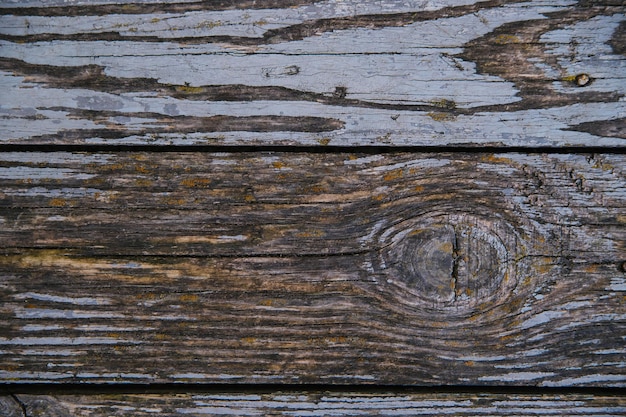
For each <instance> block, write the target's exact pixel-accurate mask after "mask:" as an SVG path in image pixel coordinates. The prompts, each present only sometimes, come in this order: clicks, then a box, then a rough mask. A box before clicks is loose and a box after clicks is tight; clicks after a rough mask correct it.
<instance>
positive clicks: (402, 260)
mask: <svg viewBox="0 0 626 417" xmlns="http://www.w3.org/2000/svg"><path fill="white" fill-rule="evenodd" d="M511 230H512V228H510V227H507V226H506V225H505V224H503V222H500V221H494V220H486V219H481V218H478V217H475V216H470V215H448V216H441V217H438V218H427V219H424V220H417V221H409V222H405V224H404V225H403V227H402V229H397V230H396V231H395V232H396V233H394V234H393V235H389V240H390V241H391V242H390V244H388V245H387V246H386V247H385V250H384V251H383V252H384V253H383V254H382V265H381V266H382V267H383V268H384V270H385V272H386V273H387V275H388V277H389V278H388V280H387V284H389V285H390V286H391V287H392V288H393V291H394V293H395V294H396V295H397V296H399V297H401V298H403V299H404V300H405V301H410V302H411V303H412V304H414V305H416V306H418V307H424V308H436V309H443V310H449V311H450V312H467V311H468V310H475V308H476V307H477V306H480V305H482V306H485V305H488V304H492V303H493V302H497V300H502V299H505V298H506V297H507V295H508V293H509V292H510V290H511V289H512V288H513V287H514V286H515V268H514V262H512V261H511V259H513V258H515V255H514V254H512V253H511V252H514V251H515V247H512V248H509V247H508V246H507V244H505V242H506V241H511V242H513V241H515V240H516V238H515V236H514V234H513V232H512V231H511ZM502 234H504V235H505V236H504V237H501V236H500V235H502ZM509 246H514V245H509ZM411 299H412V300H411ZM485 303H487V304H485Z"/></svg>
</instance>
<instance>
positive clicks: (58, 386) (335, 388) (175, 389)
mask: <svg viewBox="0 0 626 417" xmlns="http://www.w3.org/2000/svg"><path fill="white" fill-rule="evenodd" d="M294 391H317V392H330V393H390V394H411V393H414V394H438V393H441V394H448V393H450V394H477V393H484V394H522V395H523V394H526V395H561V394H583V395H585V394H586V395H604V396H619V397H624V396H626V392H625V390H624V389H623V388H617V387H579V386H577V387H536V386H494V385H484V386H483V385H467V386H466V385H445V386H443V385H392V384H390V385H387V384H377V385H358V384H246V383H242V384H219V383H213V384H211V383H209V384H207V383H200V384H195V383H161V384H135V383H133V384H126V383H122V384H120V383H51V384H48V383H8V384H0V393H4V394H10V395H15V394H42V395H43V394H72V395H89V394H117V393H119V394H181V393H251V392H253V393H274V392H294Z"/></svg>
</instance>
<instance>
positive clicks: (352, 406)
mask: <svg viewBox="0 0 626 417" xmlns="http://www.w3.org/2000/svg"><path fill="white" fill-rule="evenodd" d="M625 401H626V400H625V399H624V398H623V397H619V396H611V395H602V394H543V395H542V394H534V395H533V394H488V393H463V392H459V393H410V392H407V393H402V394H393V393H387V392H384V391H383V392H380V393H350V392H346V393H339V392H311V391H291V392H275V393H268V392H261V393H256V392H249V393H232V392H230V393H229V392H224V393H213V394H175V395H174V394H172V395H163V394H161V395H155V394H152V395H139V394H127V395H122V394H118V395H55V396H50V395H30V394H19V395H15V396H14V397H8V396H6V397H2V396H0V411H4V414H3V415H4V416H6V417H24V416H25V415H29V416H30V415H46V416H55V417H70V416H72V417H105V416H106V417H122V416H133V417H144V416H154V415H159V416H180V415H193V416H218V415H238V416H257V415H271V416H295V415H297V416H329V415H332V416H364V415H365V416H398V415H402V416H441V415H456V416H481V417H485V416H510V415H515V416H521V417H524V416H554V415H559V416H587V417H593V416H598V417H600V416H603V417H607V416H622V415H624V413H626V402H625ZM24 411H25V412H26V413H27V414H24Z"/></svg>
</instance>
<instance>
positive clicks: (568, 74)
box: [0, 0, 626, 147]
mask: <svg viewBox="0 0 626 417" xmlns="http://www.w3.org/2000/svg"><path fill="white" fill-rule="evenodd" d="M127 3H128V2H124V1H117V2H111V1H104V2H98V3H76V4H72V5H68V4H67V2H66V1H61V0H58V1H57V0H55V1H28V2H13V1H3V2H2V4H1V5H0V89H1V90H2V95H1V98H0V114H1V117H2V118H1V119H0V126H1V129H2V131H3V134H2V135H1V137H0V142H1V143H18V144H58V143H71V144H93V143H98V144H122V143H123V144H146V143H149V144H157V145H172V144H174V145H193V144H204V145H206V144H209V145H225V144H226V145H239V144H244V145H258V144H264V145H292V144H299V145H316V146H318V145H319V146H324V145H328V144H330V145H343V146H349V145H386V146H394V145H436V146H439V145H447V146H456V145H484V144H490V145H496V146H531V147H543V146H580V147H585V146H611V147H622V146H623V145H624V143H625V142H624V138H626V132H625V125H626V101H625V100H624V93H625V91H626V87H625V86H626V57H625V56H624V33H625V24H624V19H625V17H624V13H625V7H624V5H623V4H622V2H621V1H609V0H604V1H594V2H589V1H579V2H575V1H571V0H558V1H542V0H539V1H516V0H488V1H476V0H463V1H448V0H437V1H423V0H411V1H408V0H388V1H380V2H379V1H376V2H364V1H356V0H350V1H338V0H328V1H304V0H297V1H296V0H283V1H280V0H274V1H271V2H265V1H264V2H252V1H244V0H232V1H224V2H192V1H189V2H168V3H167V4H159V3H156V2H152V1H149V2H148V1H147V2H144V3H141V2H135V3H128V4H127ZM26 6H28V7H26Z"/></svg>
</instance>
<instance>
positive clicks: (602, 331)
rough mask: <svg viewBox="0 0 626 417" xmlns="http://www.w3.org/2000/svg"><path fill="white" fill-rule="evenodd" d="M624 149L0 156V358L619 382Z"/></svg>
mask: <svg viewBox="0 0 626 417" xmlns="http://www.w3.org/2000/svg"><path fill="white" fill-rule="evenodd" d="M625 158H626V157H625V156H624V155H615V154H614V155H608V154H603V155H591V154H587V155H576V154H561V155H559V154H552V155H547V154H522V153H505V154H500V155H494V154H486V153H475V154H461V153H450V154H416V153H391V154H373V155H372V154H367V153H364V154H359V153H344V154H341V153H332V154H313V153H292V152H289V153H276V152H267V153H262V152H252V153H231V154H229V153H189V152H187V153H180V152H167V153H149V152H148V153H142V152H128V153H123V152H120V153H93V154H89V153H68V152H52V153H33V152H12V153H4V154H1V155H0V206H1V207H2V209H1V212H0V213H1V216H0V224H1V225H2V227H1V228H0V233H1V235H0V238H1V239H2V242H3V245H2V248H0V251H1V253H2V255H3V256H2V257H1V258H0V279H1V281H0V284H1V287H0V297H1V299H2V303H1V307H0V334H1V335H2V337H1V338H0V351H1V352H0V353H1V355H0V377H1V378H2V379H3V380H4V381H6V382H10V381H18V382H42V381H50V382H117V381H120V382H141V383H145V382H160V383H162V382H204V383H206V382H211V383H220V382H221V383H223V382H229V383H232V382H247V383H258V382H279V383H292V382H296V383H307V382H309V383H311V382H312V383H368V384H375V383H392V384H418V385H423V384H461V385H481V384H482V385H492V384H510V385H541V386H624V385H625V381H626V375H625V374H624V372H623V367H624V364H625V362H624V352H625V351H624V337H625V336H624V335H625V329H626V310H625V308H624V291H625V290H626V286H625V282H626V281H625V276H624V273H625V272H624V261H625V260H626V259H625V256H624V255H625V251H624V248H625V242H626V231H625V228H624V223H625V222H626V204H624V202H625V199H626V193H625V192H624V191H625V189H624V184H625V176H624V172H623V167H624V166H626V165H625V164H624V159H625Z"/></svg>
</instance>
